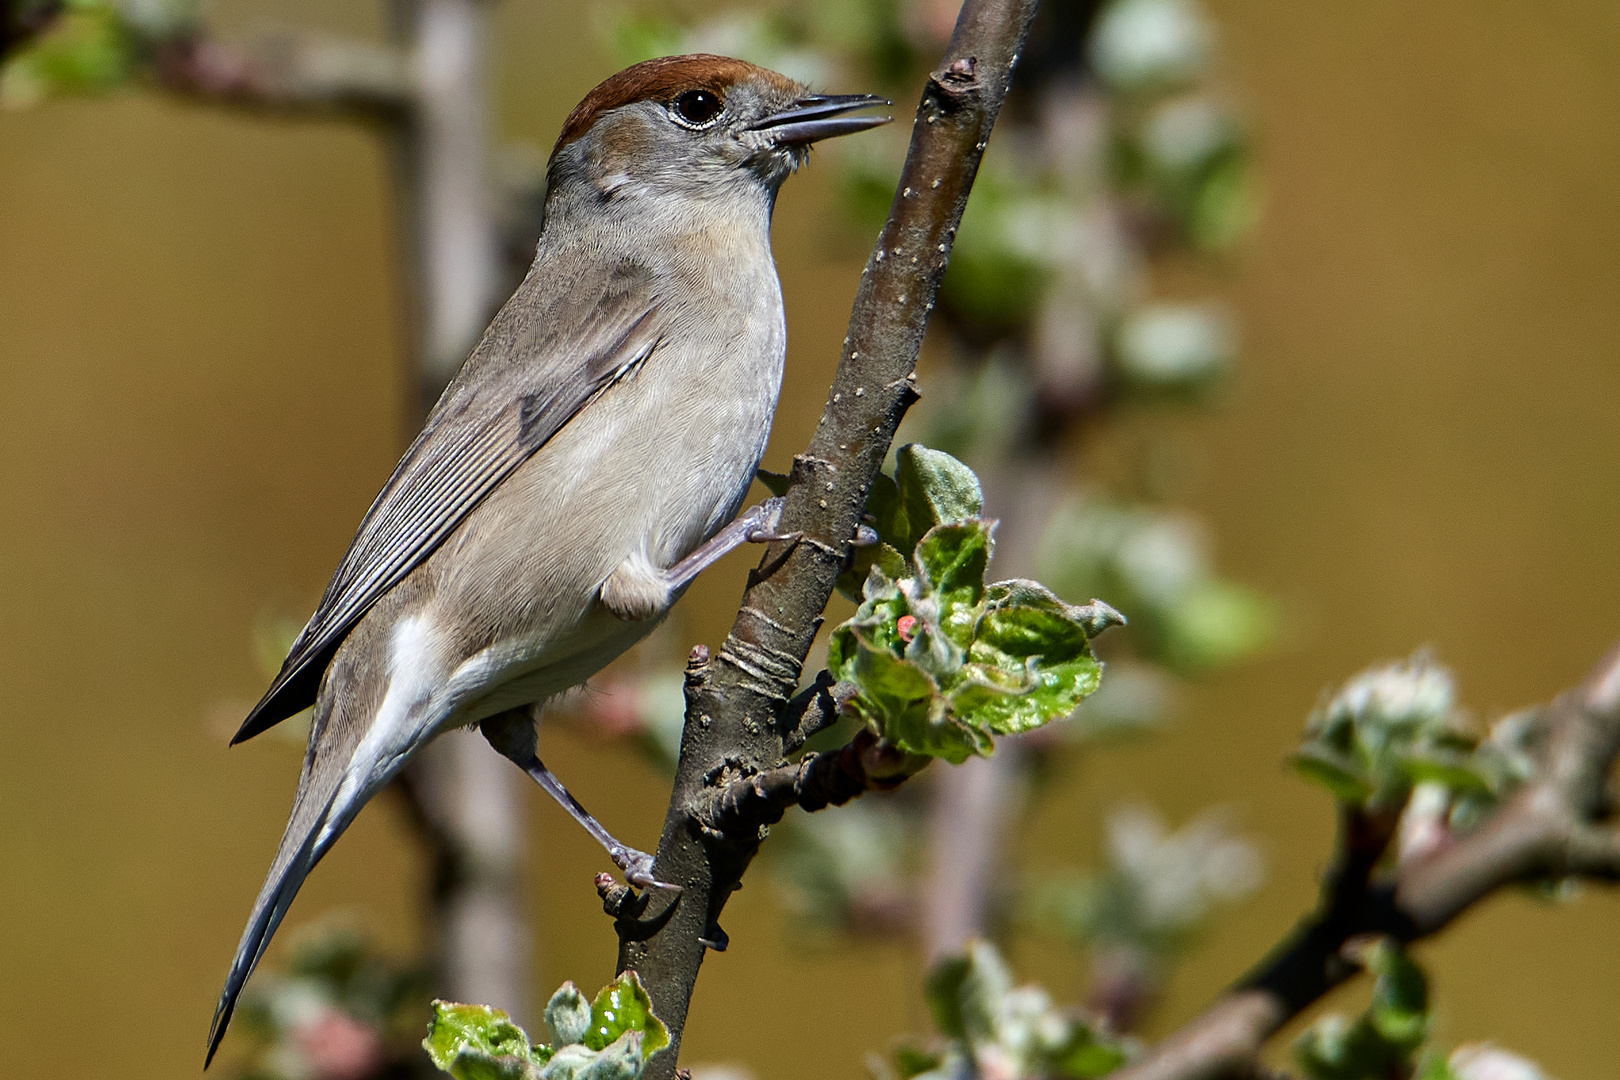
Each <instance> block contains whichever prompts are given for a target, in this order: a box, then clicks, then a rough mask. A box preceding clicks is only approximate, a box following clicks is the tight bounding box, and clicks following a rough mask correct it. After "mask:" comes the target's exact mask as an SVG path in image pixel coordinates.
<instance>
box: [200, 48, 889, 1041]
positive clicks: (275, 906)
mask: <svg viewBox="0 0 1620 1080" xmlns="http://www.w3.org/2000/svg"><path fill="white" fill-rule="evenodd" d="M888 104H891V103H890V102H888V101H886V100H885V99H883V98H881V97H877V96H874V95H870V94H846V95H828V94H820V93H814V92H812V91H811V90H810V88H809V87H808V86H807V85H806V84H804V83H801V82H798V81H796V80H794V79H791V78H788V77H787V76H784V75H781V74H778V73H776V72H774V71H770V70H768V69H765V68H762V67H758V66H756V65H754V64H751V63H747V62H745V61H742V60H737V59H732V58H730V57H723V56H714V55H709V54H693V55H687V56H673V57H662V58H659V59H655V60H648V61H645V62H643V63H640V64H636V65H633V66H631V67H629V68H626V69H625V70H623V71H620V72H619V73H617V74H615V75H613V76H611V77H610V78H608V79H607V80H606V81H604V82H602V83H601V84H600V85H599V86H597V87H596V88H595V89H593V90H592V91H591V92H590V93H589V94H587V95H586V96H585V98H584V99H583V100H582V101H581V102H580V103H579V105H578V106H577V107H576V108H574V110H573V111H572V112H571V113H570V114H569V115H568V118H567V120H566V121H565V122H564V124H563V128H562V132H561V134H560V135H559V137H558V139H557V142H556V145H555V147H554V149H553V150H552V154H551V158H550V162H549V164H548V166H547V190H546V195H545V201H544V219H543V224H542V228H541V232H540V237H539V241H538V244H537V246H536V252H535V258H534V261H533V263H532V264H531V266H530V269H529V271H528V273H527V274H526V276H525V277H524V279H523V281H522V283H521V284H520V285H519V286H518V287H517V290H516V291H515V292H514V293H513V295H512V297H511V298H510V299H509V300H508V301H507V302H506V304H505V305H504V306H502V307H501V309H500V310H499V312H498V313H497V314H496V315H495V317H494V319H493V320H492V321H491V323H490V325H489V327H488V329H487V330H485V332H484V334H483V336H482V338H481V339H480V341H479V342H478V344H477V346H476V347H475V348H474V349H473V350H472V353H471V355H470V356H469V357H468V358H467V360H466V361H465V363H464V364H463V365H462V367H461V369H460V370H459V371H458V372H457V374H456V375H455V377H454V378H453V379H452V380H451V382H450V383H449V385H448V386H447V387H446V389H445V390H444V393H443V395H442V396H441V397H440V398H439V400H438V403H437V404H436V405H435V406H434V407H433V409H432V410H431V412H430V413H429V415H428V417H427V420H426V422H425V424H424V426H423V428H422V431H421V433H420V434H419V435H418V436H417V437H416V439H415V440H414V441H413V442H412V444H411V446H410V448H409V449H408V450H407V451H406V452H405V455H404V457H403V458H402V459H401V460H400V462H399V464H398V466H397V467H396V468H395V469H394V472H393V474H392V475H391V476H390V477H389V479H388V481H387V483H386V484H385V485H384V486H383V489H382V491H381V493H380V494H379V495H378V496H377V498H376V500H375V501H374V502H373V503H372V505H371V508H370V510H368V511H367V513H366V514H365V517H364V518H363V520H362V521H361V524H360V527H359V530H358V532H357V534H356V536H355V538H354V541H353V542H352V544H351V545H350V547H349V549H348V552H347V553H346V554H345V555H344V557H343V558H342V560H341V561H340V562H339V564H338V567H337V570H336V572H335V573H334V574H333V576H332V579H331V582H330V584H328V586H327V588H326V591H325V593H324V594H323V595H322V597H321V600H320V603H319V605H318V606H317V608H316V611H315V613H314V615H313V616H312V617H311V618H310V620H309V623H308V624H307V625H306V626H305V627H304V629H303V631H302V632H301V633H300V634H299V636H298V638H297V639H296V640H295V642H294V643H293V645H292V648H291V650H290V651H289V653H288V655H287V658H286V661H285V662H284V663H283V665H282V667H281V670H280V672H279V674H277V675H276V677H275V679H274V681H273V682H272V683H271V685H270V688H269V689H268V691H266V693H265V695H264V697H263V698H262V699H261V700H260V701H259V703H258V704H257V705H256V706H255V707H254V708H253V710H252V711H251V712H250V713H249V714H248V716H247V719H246V720H245V721H244V722H243V724H242V726H241V729H240V730H239V731H238V732H237V733H236V736H235V737H234V738H233V739H232V740H231V742H232V745H235V744H236V743H239V742H242V741H243V740H245V739H249V738H252V737H253V736H255V735H257V734H259V733H261V732H263V731H265V730H266V729H268V728H270V727H272V726H273V725H275V724H277V723H279V722H280V721H282V720H284V719H286V718H287V717H289V716H292V715H294V714H296V713H299V712H301V711H303V710H304V709H306V708H309V707H311V706H313V719H312V722H311V726H310V733H309V743H308V748H307V750H306V752H305V755H304V762H303V767H302V770H301V772H300V774H299V778H298V788H297V792H296V794H295V796H294V800H293V806H292V811H291V814H290V817H289V820H288V823H287V827H286V831H285V833H284V835H283V836H282V838H281V842H280V845H279V846H278V848H277V849H276V853H275V857H274V860H273V862H272V863H271V867H270V871H269V875H268V877H267V878H266V880H265V883H264V886H263V888H262V889H261V891H260V892H259V895H258V898H257V900H256V901H255V903H254V905H253V910H252V914H251V916H250V917H249V919H248V924H247V928H246V929H245V931H244V932H243V934H242V939H241V942H240V944H239V945H238V946H237V949H236V954H235V957H234V959H233V961H232V963H231V967H230V972H229V974H228V976H227V978H226V982H225V987H224V990H223V992H222V993H221V995H220V998H219V1004H218V1006H217V1008H216V1009H215V1012H214V1019H213V1023H212V1024H211V1026H210V1028H209V1034H208V1057H207V1062H205V1068H206V1065H207V1063H211V1062H212V1061H213V1058H214V1054H215V1052H216V1051H217V1050H218V1048H219V1044H220V1041H221V1039H223V1038H224V1035H225V1031H226V1028H227V1026H228V1025H229V1023H230V1019H231V1014H232V1011H233V1010H234V1009H235V1007H236V1003H237V1000H238V997H239V995H240V994H241V992H242V989H243V986H244V984H245V983H246V981H247V979H248V977H249V976H250V975H251V974H252V972H253V970H254V968H255V966H256V965H257V964H258V962H259V959H260V958H261V957H262V956H263V954H264V951H265V948H266V947H267V945H268V944H269V942H270V939H271V937H272V935H273V934H274V933H275V931H276V929H277V927H278V926H279V925H280V924H281V921H282V919H283V917H284V916H285V915H286V913H287V910H288V907H289V905H290V904H291V903H292V901H293V898H294V896H295V895H296V894H297V892H298V889H299V887H300V885H301V884H302V883H303V881H304V879H305V877H306V876H307V875H308V874H309V872H310V870H311V869H312V868H313V867H314V866H315V864H316V863H317V862H318V861H320V859H321V858H322V856H323V855H325V853H326V852H327V851H328V850H329V849H330V848H331V847H332V844H333V843H334V842H335V841H336V840H337V839H338V837H339V836H340V835H341V834H342V833H343V831H344V830H345V829H346V828H347V827H348V825H349V824H350V823H351V822H352V821H353V820H354V818H355V815H356V814H357V813H358V812H359V811H360V809H361V807H362V806H364V805H365V803H366V802H367V800H369V799H370V798H371V797H372V796H373V795H374V794H376V793H377V791H379V790H380V789H381V788H382V787H383V786H384V785H386V784H387V783H388V782H389V781H390V780H391V779H392V778H393V777H394V776H395V775H396V774H397V773H398V772H399V771H400V769H401V768H402V767H404V765H405V764H406V763H407V762H408V761H409V760H410V759H411V757H412V756H413V755H414V754H416V753H417V752H419V751H420V750H421V749H422V747H423V746H425V745H426V744H427V743H428V742H430V741H431V740H432V739H434V738H435V737H436V736H439V735H441V734H444V733H446V732H449V731H452V730H455V729H460V728H469V727H474V726H476V727H478V728H479V729H480V730H481V731H482V732H483V734H484V735H485V737H486V738H487V739H488V740H489V741H490V743H491V744H492V745H493V746H494V747H495V748H496V749H497V750H499V751H500V752H501V753H502V754H504V755H505V756H506V757H508V758H510V759H511V760H512V761H513V762H514V763H515V764H517V765H518V767H520V768H522V769H523V770H524V771H525V772H527V773H529V774H530V775H531V776H532V777H533V778H534V779H535V780H536V781H538V782H539V783H540V784H541V786H542V787H544V788H545V789H546V790H547V791H548V792H550V793H551V794H552V795H553V796H554V797H556V798H557V799H558V801H559V802H561V803H562V804H563V806H564V808H565V809H567V810H568V811H569V812H570V813H571V814H573V815H574V816H575V817H576V819H578V820H580V821H581V823H582V824H584V825H585V827H586V828H587V829H589V830H590V831H591V833H592V835H593V836H595V837H596V838H597V839H598V840H599V841H600V842H601V843H602V844H603V845H604V847H606V848H607V850H608V852H609V854H610V855H611V856H612V857H613V859H614V861H615V863H616V864H617V865H618V866H619V867H620V868H621V869H622V870H623V871H624V872H625V874H626V877H627V879H628V880H630V881H631V882H632V883H633V884H637V885H641V886H643V887H653V886H660V885H662V884H663V883H661V882H658V881H657V880H656V879H655V878H654V877H653V876H652V873H651V870H652V858H651V857H650V856H648V855H646V854H645V853H643V852H641V851H638V850H636V849H634V848H630V847H628V846H627V845H624V844H621V843H619V841H617V840H615V839H614V838H613V837H612V835H611V834H609V833H608V831H607V830H606V829H604V828H603V827H602V826H601V825H599V824H597V822H596V821H595V819H594V818H591V817H590V816H589V815H588V814H586V813H585V812H584V810H583V808H582V807H580V806H579V804H578V802H577V801H576V800H574V799H573V797H572V796H571V795H569V794H568V792H567V791H566V789H565V788H564V787H563V786H562V784H561V783H560V782H558V781H557V779H556V778H555V777H554V776H552V775H551V773H550V772H549V771H548V770H547V769H546V768H545V766H544V765H543V764H542V763H541V761H540V759H539V757H538V756H537V746H538V731H537V721H538V716H539V710H540V709H541V708H543V706H544V703H545V702H546V701H548V700H549V699H551V698H553V697H555V696H556V695H558V694H560V693H562V692H563V691H566V690H568V689H570V688H572V687H575V686H578V685H580V684H582V683H583V682H585V681H586V680H587V679H588V678H589V677H590V676H592V675H593V674H595V673H596V672H597V671H599V670H600V669H601V668H602V667H603V666H605V665H606V664H607V663H608V662H609V661H611V660H612V659H613V658H614V657H616V656H618V655H619V654H620V653H622V652H624V651H625V650H626V649H628V648H629V647H630V646H632V645H633V644H635V643H636V642H637V641H639V640H640V639H641V638H643V637H644V636H646V634H647V633H648V632H650V631H651V629H652V628H653V627H654V625H656V623H657V622H658V620H659V619H661V618H662V617H663V616H664V614H665V613H666V612H668V611H669V608H670V606H671V605H672V604H673V603H674V602H675V600H676V599H677V598H678V597H679V596H680V594H681V592H682V591H683V590H684V589H685V588H686V586H687V585H688V583H690V581H691V580H692V578H693V577H694V576H695V575H696V574H697V573H698V572H699V571H701V570H702V569H703V568H704V567H706V566H708V565H709V564H711V563H713V562H714V561H715V560H716V559H718V558H719V557H720V556H721V555H723V554H724V553H725V552H726V551H728V550H730V549H732V548H735V547H737V546H738V545H740V544H742V543H745V542H749V541H763V540H769V539H776V538H778V534H777V532H776V531H775V530H776V528H777V527H778V524H779V519H780V508H781V500H780V499H771V500H767V501H766V502H764V503H762V504H760V505H758V506H756V507H754V508H753V509H751V510H750V511H748V512H747V513H745V514H743V515H742V516H740V517H739V516H738V511H739V510H740V509H741V507H742V504H743V502H744V501H745V498H746V495H747V492H748V488H749V485H750V483H751V482H752V480H753V479H754V476H755V473H756V470H757V469H758V466H759V462H760V459H761V457H762V455H763V453H764V450H765V444H766V440H767V438H768V436H769V434H770V428H771V422H772V418H773V416H774V414H775V409H776V403H777V398H778V396H779V393H780V390H781V382H782V373H783V365H784V362H785V357H786V347H787V333H786V324H785V319H784V313H783V304H782V293H781V286H780V284H779V282H778V280H777V275H776V265H775V262H774V260H773V257H772V254H771V246H770V224H771V215H772V211H773V209H774V207H775V202H776V196H777V192H778V190H779V189H780V187H781V185H782V183H783V182H784V180H786V178H787V177H788V176H789V175H790V174H791V173H792V172H793V171H794V170H796V169H797V168H798V166H799V165H801V164H802V163H803V162H804V160H805V159H806V157H807V155H808V153H809V147H810V146H811V144H813V143H815V142H817V141H820V140H822V139H825V138H829V137H832V136H837V135H845V134H850V133H854V132H858V131H864V130H867V129H869V128H873V127H876V126H878V125H879V124H883V123H887V122H888V121H889V120H890V119H891V117H889V116H886V115H876V114H873V113H871V112H870V111H869V110H870V108H871V107H875V106H883V105H888ZM666 887H672V886H666Z"/></svg>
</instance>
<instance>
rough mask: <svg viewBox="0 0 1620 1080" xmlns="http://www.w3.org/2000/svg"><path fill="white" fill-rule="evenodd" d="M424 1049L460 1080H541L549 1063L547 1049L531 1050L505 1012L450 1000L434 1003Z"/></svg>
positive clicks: (523, 1033) (537, 1047)
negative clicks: (538, 1079) (543, 1070)
mask: <svg viewBox="0 0 1620 1080" xmlns="http://www.w3.org/2000/svg"><path fill="white" fill-rule="evenodd" d="M422 1047H423V1049H425V1050H426V1051H427V1052H428V1057H429V1058H430V1059H431V1060H432V1061H433V1064H434V1065H435V1066H436V1067H437V1068H438V1069H440V1070H441V1071H443V1072H447V1073H449V1074H450V1075H451V1076H454V1077H455V1078H456V1080H537V1078H538V1077H539V1075H540V1073H539V1068H540V1066H542V1065H544V1064H545V1063H546V1062H547V1061H549V1060H550V1059H551V1050H550V1048H549V1047H545V1046H531V1045H530V1043H529V1036H528V1035H527V1034H526V1033H525V1032H524V1030H523V1029H522V1028H520V1027H518V1026H517V1025H516V1024H514V1023H512V1020H511V1018H510V1017H509V1016H507V1014H506V1013H504V1012H502V1011H501V1010H499V1009H492V1008H490V1007H489V1006H488V1005H460V1004H456V1003H454V1002H449V1001H435V1002H434V1003H433V1020H432V1021H431V1023H430V1024H429V1025H428V1035H427V1038H426V1039H424V1040H423V1041H422Z"/></svg>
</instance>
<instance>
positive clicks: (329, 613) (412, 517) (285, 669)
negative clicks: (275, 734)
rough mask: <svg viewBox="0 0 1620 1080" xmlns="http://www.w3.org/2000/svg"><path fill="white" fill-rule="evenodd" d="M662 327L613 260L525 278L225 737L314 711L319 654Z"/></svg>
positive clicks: (643, 285)
mask: <svg viewBox="0 0 1620 1080" xmlns="http://www.w3.org/2000/svg"><path fill="white" fill-rule="evenodd" d="M663 329H664V319H663V318H662V317H661V313H660V310H659V306H658V302H657V297H656V294H655V289H654V283H653V277H652V274H651V272H650V271H648V270H647V269H646V268H644V267H641V266H637V265H634V264H631V263H621V264H619V265H617V266H614V267H611V268H607V269H604V270H599V271H597V272H596V273H594V274H589V273H578V274H576V275H575V276H573V277H571V278H569V279H567V280H560V281H559V280H549V281H547V280H538V279H537V275H533V274H531V275H530V277H529V278H528V279H527V280H525V281H524V283H523V285H522V286H521V287H520V288H519V289H518V292H517V294H516V295H515V296H514V297H513V298H512V300H511V301H510V302H509V303H508V304H507V305H506V307H505V308H503V309H502V310H501V313H500V314H499V315H497V316H496V317H495V321H494V322H493V323H492V324H491V325H490V328H489V330H488V331H486V332H485V334H484V338H483V340H482V341H481V342H480V343H479V345H478V348H477V349H476V350H474V352H473V355H472V357H471V358H470V359H469V360H468V361H467V363H466V365H465V366H463V368H462V370H461V372H460V373H459V374H458V375H457V376H456V378H455V380H454V381H453V382H452V383H451V384H450V387H449V388H448V389H447V390H446V391H445V393H444V396H443V397H442V398H441V399H440V400H439V403H438V405H436V406H435V407H434V409H433V412H432V413H431V414H430V415H429V417H428V420H427V424H426V425H425V426H424V427H423V429H422V433H421V434H420V435H418V436H417V438H416V441H415V442H414V443H412V445H411V448H410V449H409V450H408V451H406V453H405V456H404V458H403V459H401V461H400V463H399V465H398V467H396V468H395V469H394V475H393V476H391V477H390V478H389V480H388V483H387V484H386V485H385V486H384V487H383V489H382V493H381V494H379V495H378V496H377V500H376V501H375V502H374V503H372V505H371V509H370V510H369V511H368V512H367V513H366V516H365V520H364V521H362V522H361V524H360V531H359V533H358V534H357V535H356V536H355V538H354V543H353V544H352V545H351V546H350V547H349V551H348V554H346V555H345V556H344V557H343V561H342V563H341V564H339V566H338V569H337V573H336V574H334V575H333V576H332V581H331V583H330V584H329V585H327V587H326V593H325V595H324V596H322V597H321V603H320V606H319V608H317V609H316V611H315V614H314V616H313V617H312V618H311V619H310V621H309V625H307V626H306V627H304V631H303V633H302V634H300V635H299V637H298V640H297V641H296V642H294V644H293V647H292V651H291V652H290V653H288V655H287V659H286V662H285V663H284V664H283V665H282V668H281V672H280V674H278V675H277V676H276V679H275V682H274V683H272V684H271V686H270V689H269V690H268V691H267V692H266V693H265V695H264V698H263V699H262V700H261V701H260V702H259V704H258V705H256V706H255V707H254V709H253V711H252V712H251V713H250V714H249V715H248V718H247V720H246V721H244V722H243V724H242V727H241V729H240V730H239V731H237V733H236V736H235V737H234V738H233V739H232V740H231V741H232V743H233V744H234V743H238V742H241V741H242V740H244V739H250V738H252V737H253V736H255V735H257V734H259V733H260V732H261V731H264V730H266V729H267V728H270V727H272V726H274V725H275V724H277V723H279V722H280V721H282V720H284V719H286V718H287V717H289V716H292V715H293V714H294V713H297V712H298V711H300V710H301V709H304V708H306V707H308V706H309V705H311V704H313V703H314V701H315V696H316V692H317V690H318V688H319V686H320V679H321V675H322V673H323V672H324V671H325V670H326V667H327V665H328V664H329V663H330V662H331V658H332V655H333V654H334V653H335V652H336V651H337V648H338V646H339V645H340V644H341V643H342V641H343V638H344V636H345V635H347V634H348V632H349V630H350V629H351V628H352V627H353V626H354V624H355V622H356V621H358V620H359V618H360V617H361V616H362V615H364V614H365V612H366V610H367V609H368V608H370V607H371V605H372V604H374V603H376V601H377V599H378V598H379V597H381V596H382V595H383V594H384V593H386V592H387V591H388V590H389V589H391V588H393V587H394V586H395V585H397V584H398V583H399V581H400V580H401V579H402V578H404V577H405V575H406V574H408V573H410V572H411V570H412V569H414V568H415V567H416V566H418V565H419V564H420V563H421V562H422V561H423V560H424V559H426V558H427V557H428V555H430V554H431V553H432V552H433V551H434V549H435V548H437V547H438V546H439V545H440V544H441V543H443V542H444V540H445V538H446V537H447V536H449V535H450V533H451V532H453V531H454V530H455V528H456V526H458V525H459V524H460V523H461V522H462V520H463V519H465V518H466V516H467V515H468V514H469V513H470V512H471V511H472V509H473V508H474V507H475V506H477V505H478V504H479V502H480V501H482V500H483V498H484V497H485V496H486V495H488V494H489V493H490V492H491V491H492V490H494V488H495V487H496V485H498V484H499V483H500V482H501V481H502V480H503V479H505V478H506V477H507V476H508V475H510V474H511V473H512V471H513V470H514V469H516V468H517V467H518V466H519V465H521V464H523V462H525V461H527V460H528V458H529V457H530V455H532V454H533V453H534V452H535V451H536V450H538V449H540V447H542V446H544V445H545V444H546V442H547V441H548V440H549V439H550V438H551V437H552V436H553V435H555V434H556V433H557V432H558V431H559V430H561V429H562V427H563V426H564V425H565V424H567V423H568V422H569V421H570V420H571V419H572V418H573V417H574V416H575V415H576V414H577V413H578V412H579V410H580V409H581V408H583V407H584V406H585V405H586V404H587V403H588V402H589V401H590V400H591V399H592V398H594V397H596V396H597V395H599V394H601V393H602V392H603V391H605V390H606V389H607V388H609V387H610V386H612V385H613V384H614V383H616V382H618V381H619V380H620V379H623V378H625V377H626V376H627V375H629V374H631V373H633V372H634V371H635V369H636V368H638V367H639V366H640V365H641V364H643V363H645V362H646V360H647V358H648V357H649V356H651V355H652V354H653V352H655V351H656V350H657V348H658V345H659V342H660V340H661V338H662V332H663Z"/></svg>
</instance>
